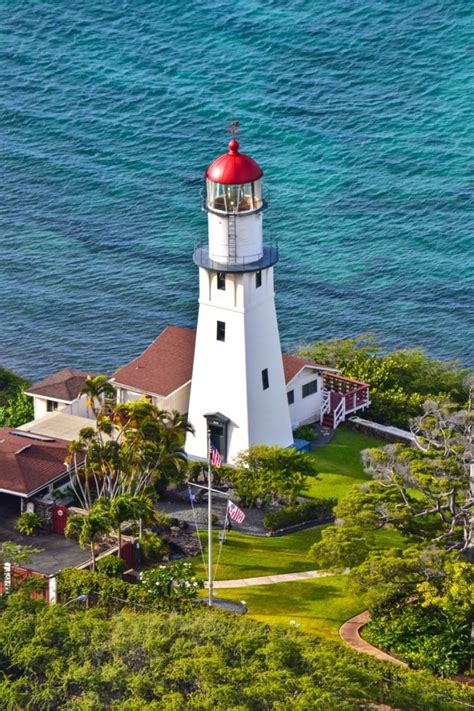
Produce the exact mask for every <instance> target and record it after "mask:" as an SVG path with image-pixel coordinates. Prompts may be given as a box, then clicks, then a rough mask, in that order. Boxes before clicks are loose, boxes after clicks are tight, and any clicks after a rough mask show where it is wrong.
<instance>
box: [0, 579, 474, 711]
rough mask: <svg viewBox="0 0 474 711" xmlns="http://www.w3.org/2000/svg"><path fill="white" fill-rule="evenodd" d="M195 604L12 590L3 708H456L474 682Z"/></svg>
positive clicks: (0, 642) (5, 620)
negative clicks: (51, 600) (147, 605)
mask: <svg viewBox="0 0 474 711" xmlns="http://www.w3.org/2000/svg"><path fill="white" fill-rule="evenodd" d="M109 582H110V583H112V584H113V583H114V582H115V583H117V584H120V581H113V580H112V579H109ZM128 587H129V588H134V587H137V588H139V587H141V586H133V585H129V586H128ZM168 604H174V605H176V604H177V602H176V601H175V602H174V603H171V601H170V603H168ZM191 604H192V603H179V605H180V607H179V610H176V611H174V612H173V611H172V608H170V607H168V608H166V609H165V611H162V612H160V611H154V610H146V611H143V612H140V611H139V610H140V607H139V606H138V605H137V612H134V611H132V610H130V609H127V608H126V607H125V608H124V609H122V610H121V611H120V612H118V613H117V614H111V612H110V607H109V606H108V607H107V610H109V611H107V610H106V609H105V608H96V607H94V608H92V609H88V610H87V609H79V607H80V606H81V605H83V603H80V602H78V603H77V604H76V603H74V604H71V605H68V606H66V607H63V606H61V605H54V606H52V607H49V608H47V607H45V606H44V604H43V603H42V602H41V601H38V600H32V599H29V598H28V597H27V596H25V595H13V596H10V597H9V599H8V604H7V606H6V608H5V610H4V612H3V616H2V624H1V625H0V649H1V653H0V707H1V708H2V709H5V710H6V711H16V709H20V708H21V709H25V711H52V710H53V709H65V710H66V709H67V710H70V711H72V710H73V709H77V710H78V711H79V710H81V711H108V710H109V709H117V710H118V711H132V710H133V711H138V710H140V711H146V710H147V709H149V710H150V711H152V710H157V709H167V711H181V709H189V710H190V711H193V710H195V711H198V710H199V711H206V710H208V709H209V710H211V709H212V710H213V711H214V710H215V711H219V710H222V711H224V710H225V711H227V710H228V709H236V710H237V709H239V710H241V711H266V710H267V709H275V711H278V710H280V711H283V710H286V709H287V708H288V705H289V703H291V707H292V708H294V709H295V710H296V711H297V710H298V709H300V710H301V711H303V710H306V709H313V708H314V709H316V708H320V709H328V710H329V709H334V710H336V709H337V711H345V710H347V711H349V710H350V711H354V709H360V710H362V709H367V708H378V707H380V705H381V704H385V705H387V706H389V707H391V708H397V709H401V710H402V711H405V710H406V711H415V710H416V711H454V710H455V711H459V709H460V708H462V707H463V705H464V706H466V707H468V706H469V704H470V703H471V702H473V701H474V699H473V694H472V691H471V690H470V689H469V688H467V687H461V686H460V685H458V684H454V683H452V682H447V681H442V680H436V679H434V678H433V677H432V676H431V675H429V674H428V673H420V672H413V671H410V670H405V669H402V668H399V667H396V666H395V665H390V664H387V663H382V662H378V661H377V660H374V659H371V658H367V657H366V656H363V655H360V654H357V653H355V652H352V651H351V650H349V649H346V648H343V647H342V646H341V645H340V644H333V643H328V642H325V641H323V640H320V639H318V638H316V637H308V636H306V635H304V634H303V633H301V632H299V631H298V630H296V629H294V628H291V627H288V629H287V630H279V629H277V628H269V627H268V626H266V625H262V624H257V623H256V622H254V621H252V620H249V619H245V618H241V617H238V618H237V617H235V616H231V615H230V614H226V613H222V612H219V611H216V610H208V609H207V608H206V607H205V606H202V605H199V606H198V605H196V604H194V605H193V607H192V609H189V606H190V605H191ZM74 608H75V609H74Z"/></svg>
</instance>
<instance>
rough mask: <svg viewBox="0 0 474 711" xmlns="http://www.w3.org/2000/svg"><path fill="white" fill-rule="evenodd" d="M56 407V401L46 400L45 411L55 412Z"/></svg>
mask: <svg viewBox="0 0 474 711" xmlns="http://www.w3.org/2000/svg"><path fill="white" fill-rule="evenodd" d="M57 409H58V403H57V402H56V401H55V400H46V410H47V412H56V410H57Z"/></svg>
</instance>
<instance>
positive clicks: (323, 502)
mask: <svg viewBox="0 0 474 711" xmlns="http://www.w3.org/2000/svg"><path fill="white" fill-rule="evenodd" d="M336 504H337V499H314V500H313V501H306V502H304V503H302V504H293V505H291V506H285V507H284V508H282V509H279V510H278V511H272V512H271V513H268V514H266V515H265V516H264V517H263V525H264V526H265V528H266V529H267V530H268V531H278V530H280V529H282V528H288V527H289V526H296V525H297V524H298V523H306V522H307V521H324V520H327V519H328V518H329V517H330V516H332V515H333V508H334V506H335V505H336Z"/></svg>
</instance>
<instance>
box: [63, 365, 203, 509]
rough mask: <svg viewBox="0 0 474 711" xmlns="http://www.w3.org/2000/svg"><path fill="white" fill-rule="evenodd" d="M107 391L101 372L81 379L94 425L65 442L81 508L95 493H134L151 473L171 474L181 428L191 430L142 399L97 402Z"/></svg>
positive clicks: (180, 461) (177, 468)
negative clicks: (125, 401)
mask: <svg viewBox="0 0 474 711" xmlns="http://www.w3.org/2000/svg"><path fill="white" fill-rule="evenodd" d="M112 391H113V388H112V386H111V385H110V383H109V382H108V381H107V378H106V377H105V376H96V377H95V378H89V379H88V380H87V383H86V385H85V387H84V392H87V393H88V397H89V400H88V404H90V405H91V407H92V409H93V412H94V414H95V416H96V427H95V429H94V428H93V427H86V428H85V429H83V430H81V432H80V436H79V439H78V440H77V441H75V442H71V444H70V449H69V451H70V454H69V457H68V463H69V465H70V469H69V472H70V478H71V485H72V487H73V489H74V491H75V493H76V495H77V497H78V498H79V500H80V502H81V505H82V506H83V508H85V509H86V510H90V508H91V506H92V502H93V499H94V498H95V497H97V498H101V497H105V498H107V499H110V500H114V499H115V498H117V497H118V496H120V495H122V494H131V495H138V494H140V493H141V492H143V491H145V490H146V489H148V488H149V487H150V484H151V483H152V482H153V481H154V480H156V479H157V478H159V479H160V480H161V481H163V482H167V481H169V480H170V479H176V478H177V476H179V475H180V473H181V472H182V471H183V470H184V468H185V464H186V455H185V453H184V443H185V438H186V433H187V432H192V431H193V430H192V427H191V425H189V424H188V423H187V421H186V419H185V418H184V417H183V416H182V415H180V414H179V413H178V412H172V413H169V412H166V411H165V410H160V409H158V408H157V407H155V406H154V405H152V404H151V403H150V402H149V401H148V400H145V399H144V400H138V401H137V402H128V403H122V404H116V403H114V402H112V400H108V401H105V403H104V404H102V405H101V406H98V405H97V403H99V404H100V403H101V402H102V401H101V398H103V397H109V396H110V395H111V393H112ZM80 460H82V462H81V461H80ZM78 464H79V465H82V466H81V469H80V470H78V469H77V465H78Z"/></svg>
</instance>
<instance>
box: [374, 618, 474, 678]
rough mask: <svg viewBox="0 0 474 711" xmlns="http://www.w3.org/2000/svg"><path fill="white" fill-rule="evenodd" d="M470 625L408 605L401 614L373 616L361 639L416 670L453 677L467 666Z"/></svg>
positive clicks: (465, 620)
mask: <svg viewBox="0 0 474 711" xmlns="http://www.w3.org/2000/svg"><path fill="white" fill-rule="evenodd" d="M470 632H471V625H470V624H469V621H468V620H467V619H462V618H460V619H456V617H455V616H454V615H447V614H446V613H445V612H444V611H440V610H439V609H437V608H436V607H435V606H430V605H429V606H422V605H418V604H408V605H406V606H405V607H403V608H402V609H401V610H399V609H397V610H391V611H388V612H377V611H375V612H372V621H371V622H370V623H369V625H368V626H367V627H366V628H365V630H364V637H365V638H366V639H367V640H368V641H369V642H371V643H373V644H375V645H376V646H378V647H382V649H388V650H391V651H393V652H394V653H395V654H399V655H400V656H401V657H402V658H403V659H404V660H405V661H406V662H408V664H409V665H410V666H411V667H414V668H415V669H429V670H430V671H431V672H433V673H435V674H439V675H440V676H452V675H453V674H456V673H457V672H459V671H461V670H462V669H463V668H464V667H465V665H467V664H468V662H469V657H470V654H469V651H470V650H469V642H470Z"/></svg>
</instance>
